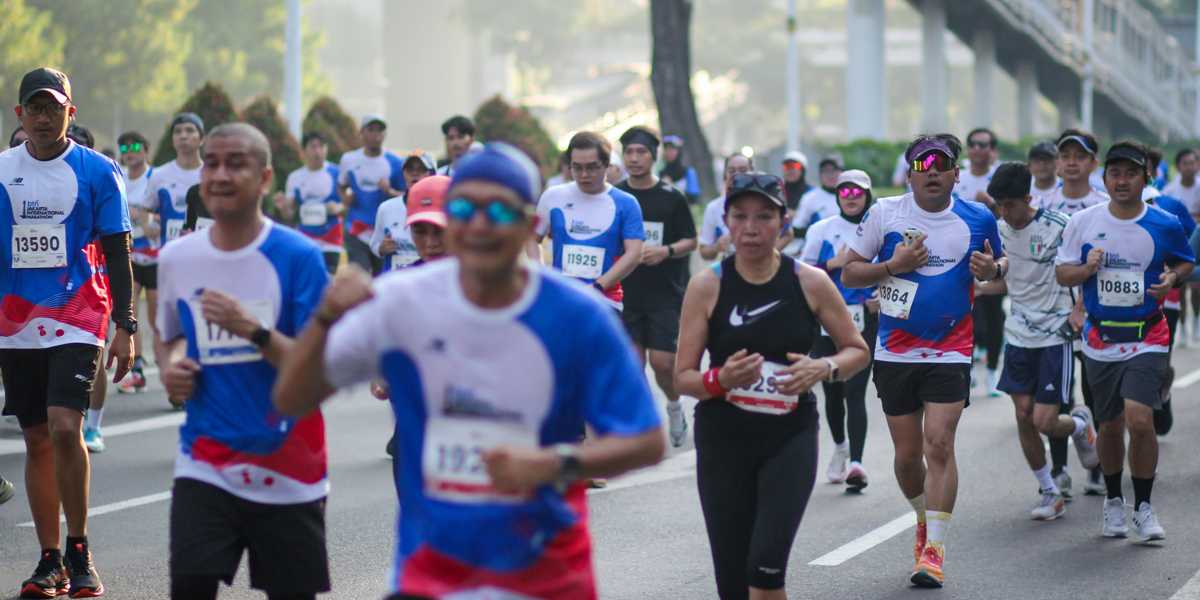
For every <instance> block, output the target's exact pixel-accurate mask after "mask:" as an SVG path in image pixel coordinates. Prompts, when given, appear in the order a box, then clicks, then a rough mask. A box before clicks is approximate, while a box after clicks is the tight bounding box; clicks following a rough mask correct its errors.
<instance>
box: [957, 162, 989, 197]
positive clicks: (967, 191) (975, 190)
mask: <svg viewBox="0 0 1200 600" xmlns="http://www.w3.org/2000/svg"><path fill="white" fill-rule="evenodd" d="M998 166H999V165H995V164H994V165H992V166H990V167H988V170H987V173H984V174H983V175H975V174H972V173H971V169H970V167H967V168H965V169H962V170H960V171H959V172H958V183H956V184H954V193H955V194H958V197H959V198H962V199H963V200H970V201H972V202H977V201H978V200H976V198H975V197H976V196H978V195H979V192H983V193H985V194H986V193H987V187H988V184H989V183H991V182H992V175H993V174H994V173H995V172H996V168H997V167H998Z"/></svg>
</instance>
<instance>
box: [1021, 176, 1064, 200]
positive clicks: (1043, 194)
mask: <svg viewBox="0 0 1200 600" xmlns="http://www.w3.org/2000/svg"><path fill="white" fill-rule="evenodd" d="M1061 187H1062V180H1061V179H1058V178H1057V177H1056V178H1055V179H1054V185H1051V186H1050V187H1049V188H1047V189H1044V190H1043V189H1038V186H1037V182H1036V181H1031V182H1030V184H1029V196H1030V197H1031V198H1033V202H1032V204H1033V206H1034V208H1039V207H1041V206H1042V202H1043V201H1044V200H1045V199H1046V198H1049V197H1050V196H1053V195H1054V193H1055V192H1056V191H1058V188H1061Z"/></svg>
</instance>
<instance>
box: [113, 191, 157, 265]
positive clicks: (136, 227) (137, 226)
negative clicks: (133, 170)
mask: <svg viewBox="0 0 1200 600" xmlns="http://www.w3.org/2000/svg"><path fill="white" fill-rule="evenodd" d="M153 173H154V167H147V168H146V172H145V173H142V176H141V177H138V178H137V179H130V178H129V175H128V174H127V173H125V172H124V171H121V178H122V180H123V181H124V182H125V196H126V197H127V198H129V208H130V209H133V208H142V206H143V205H142V203H143V202H144V201H145V199H146V187H147V185H149V183H150V175H152V174H153ZM129 233H130V237H132V238H133V245H132V247H131V251H130V254H129V259H130V260H131V261H133V264H135V265H152V264H154V263H156V262H158V240H152V239H150V238H148V237H146V232H145V231H143V230H142V225H141V223H140V222H136V221H135V222H133V229H132V230H131V231H130V232H129Z"/></svg>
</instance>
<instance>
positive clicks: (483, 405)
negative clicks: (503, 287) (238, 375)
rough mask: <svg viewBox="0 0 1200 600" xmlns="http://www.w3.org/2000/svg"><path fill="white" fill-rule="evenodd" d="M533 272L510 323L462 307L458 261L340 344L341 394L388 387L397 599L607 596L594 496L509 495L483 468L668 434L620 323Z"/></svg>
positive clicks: (360, 311) (369, 308) (378, 305)
mask: <svg viewBox="0 0 1200 600" xmlns="http://www.w3.org/2000/svg"><path fill="white" fill-rule="evenodd" d="M527 269H528V271H527V272H528V275H529V277H528V283H527V285H526V288H525V291H524V293H523V294H522V295H521V297H520V298H519V299H518V300H516V301H515V302H514V303H513V304H512V305H510V306H508V307H505V308H500V309H482V308H479V307H477V306H475V305H474V304H472V303H471V302H470V301H468V300H467V299H466V298H465V297H464V295H463V293H462V289H461V287H460V285H459V283H458V273H459V266H458V260H457V259H455V258H446V259H442V260H439V261H436V262H433V263H429V264H427V265H424V266H422V267H421V268H419V269H405V270H402V271H398V272H394V273H388V274H386V275H384V276H382V277H380V278H378V279H376V281H375V297H374V298H373V299H372V300H370V301H368V302H367V303H365V304H363V305H362V306H361V307H359V308H356V309H354V310H352V311H351V312H350V313H348V314H347V315H346V316H345V317H343V318H342V320H341V321H339V322H338V324H337V325H335V326H334V327H333V329H332V331H331V332H330V334H329V341H328V345H327V346H326V349H325V374H326V375H325V376H326V377H327V379H328V380H329V382H330V383H332V384H333V385H334V386H336V387H344V386H348V385H352V384H354V383H359V382H365V381H369V380H372V379H374V378H382V379H384V380H385V381H386V382H387V384H388V386H389V388H390V389H391V403H392V409H393V411H394V412H395V417H396V442H397V443H398V444H399V445H400V447H399V448H397V452H396V457H397V459H396V462H395V479H396V491H397V494H398V496H399V501H400V507H401V508H400V511H399V512H400V516H399V525H398V528H397V531H398V534H399V535H398V541H397V550H396V563H395V570H394V572H393V574H392V586H393V587H394V588H395V589H396V590H398V591H401V592H405V593H408V594H413V595H416V596H422V597H430V598H455V597H460V596H458V595H457V594H462V596H461V597H464V598H468V597H469V598H476V597H486V598H572V599H575V598H580V599H584V600H586V599H590V598H595V597H596V588H595V578H594V575H593V572H592V561H591V542H590V539H589V534H588V529H587V507H586V499H585V490H584V487H583V485H580V484H576V485H572V486H571V487H570V488H569V489H568V491H567V492H566V494H565V495H564V494H560V493H559V492H557V491H555V490H554V489H553V487H552V486H544V487H542V488H539V489H538V490H537V491H536V493H534V494H533V495H531V496H516V495H509V494H505V493H503V492H501V491H499V490H497V489H495V488H494V487H492V485H491V481H490V479H489V478H488V476H487V471H486V470H485V468H484V466H483V464H482V462H481V458H480V456H481V454H482V453H483V452H484V451H486V450H488V449H491V448H493V447H496V446H499V445H507V446H523V447H529V448H536V447H547V446H551V445H553V444H557V443H576V442H578V438H579V435H580V433H581V432H582V431H583V430H584V424H585V423H586V424H587V425H589V426H590V427H592V429H593V430H594V431H596V432H597V433H598V434H599V435H602V436H604V435H615V436H637V435H641V434H645V433H647V432H649V431H653V430H656V429H659V428H660V427H661V425H660V421H659V417H658V414H657V412H656V411H655V408H654V404H653V400H652V397H651V395H650V390H649V387H648V386H647V384H646V378H645V377H644V375H643V373H642V371H641V369H640V368H639V367H638V365H637V361H636V359H635V357H634V354H633V350H632V347H631V345H630V343H629V341H628V338H627V337H626V335H625V333H624V330H623V329H622V327H621V324H620V322H619V321H618V319H617V317H616V315H615V314H613V311H612V309H611V308H609V307H608V306H607V305H605V304H604V303H602V301H601V300H600V299H599V298H597V297H596V295H595V294H591V293H589V292H588V291H587V290H586V289H583V288H582V287H581V286H579V285H578V284H577V283H576V282H574V281H572V280H570V279H568V278H567V277H564V276H562V275H560V274H558V273H556V272H554V271H552V270H550V269H548V268H545V267H542V266H540V265H530V266H529V267H527ZM514 374H519V376H517V375H514ZM488 594H492V595H488Z"/></svg>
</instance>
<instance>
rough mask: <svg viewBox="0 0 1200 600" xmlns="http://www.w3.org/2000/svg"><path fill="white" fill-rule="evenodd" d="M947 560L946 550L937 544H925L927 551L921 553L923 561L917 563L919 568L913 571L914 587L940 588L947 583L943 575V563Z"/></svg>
mask: <svg viewBox="0 0 1200 600" xmlns="http://www.w3.org/2000/svg"><path fill="white" fill-rule="evenodd" d="M945 560H946V549H945V548H944V547H942V545H941V544H939V543H937V542H930V543H928V544H925V550H924V551H923V552H921V560H919V561H917V568H916V570H914V571H913V574H912V578H911V579H910V581H912V583H913V585H915V586H917V587H923V588H940V587H942V585H943V584H945V583H946V576H945V574H944V573H942V563H943V562H945Z"/></svg>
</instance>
